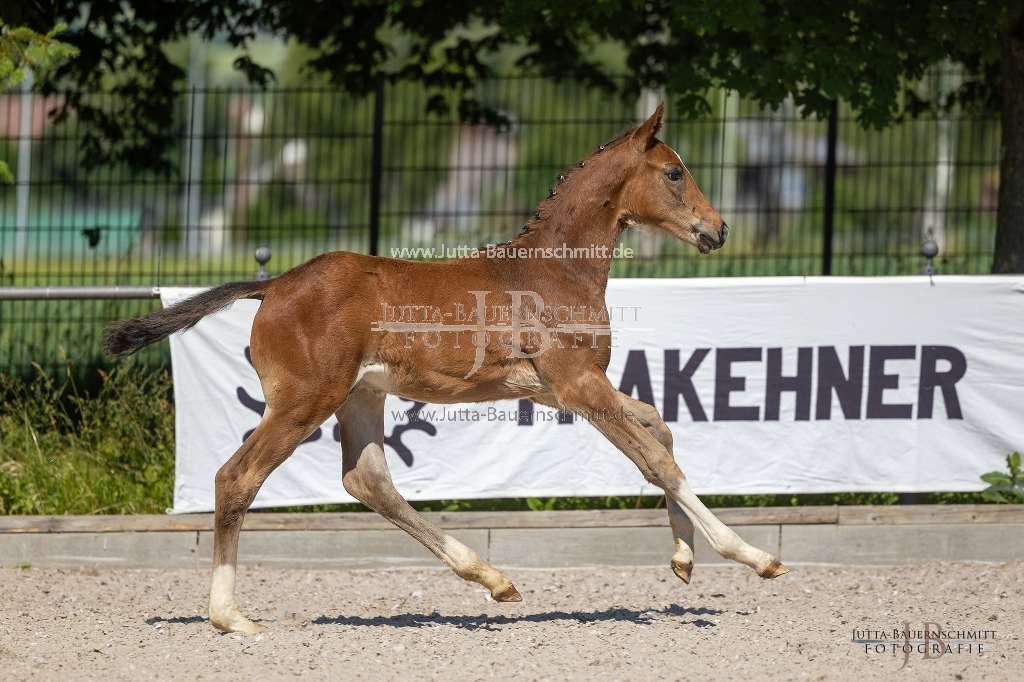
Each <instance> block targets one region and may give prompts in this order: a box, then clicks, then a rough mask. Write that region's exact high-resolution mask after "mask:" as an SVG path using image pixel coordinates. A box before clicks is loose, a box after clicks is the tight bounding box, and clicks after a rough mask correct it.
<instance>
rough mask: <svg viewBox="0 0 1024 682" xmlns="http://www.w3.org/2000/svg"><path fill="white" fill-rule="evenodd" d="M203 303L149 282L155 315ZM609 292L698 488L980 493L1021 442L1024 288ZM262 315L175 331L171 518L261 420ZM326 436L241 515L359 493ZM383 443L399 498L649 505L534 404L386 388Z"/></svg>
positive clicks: (676, 283) (587, 433) (915, 281)
mask: <svg viewBox="0 0 1024 682" xmlns="http://www.w3.org/2000/svg"><path fill="white" fill-rule="evenodd" d="M197 291H199V290H198V289H190V288H161V292H162V299H163V303H164V305H165V306H167V305H173V304H174V303H175V302H177V301H179V300H181V299H183V298H186V297H188V296H190V295H192V294H194V293H196V292H197ZM606 298H607V305H608V311H609V313H610V315H611V319H612V324H613V326H614V327H619V328H621V329H622V330H623V331H621V332H619V333H617V334H615V336H614V344H615V350H614V351H613V354H612V360H611V364H610V366H609V368H608V376H609V377H610V379H611V381H612V383H613V384H615V385H616V386H618V387H619V388H620V389H621V390H623V391H624V392H626V393H629V394H631V395H633V396H634V397H636V398H639V399H640V400H644V401H645V402H649V403H652V404H654V406H655V407H657V408H658V410H659V411H660V412H661V415H662V417H663V418H664V419H665V421H666V422H667V423H668V425H669V427H670V428H671V429H672V433H673V437H674V439H675V457H676V460H677V461H678V462H679V464H680V466H681V468H682V469H683V471H684V472H685V473H686V475H687V479H688V480H689V482H690V485H691V486H692V487H693V488H694V490H695V491H696V492H697V493H699V494H755V493H827V492H857V491H865V492H867V491H889V492H929V491H969V490H979V489H982V488H984V487H985V484H983V483H982V482H981V481H980V480H979V478H978V477H979V476H980V475H981V474H982V473H985V472H987V471H992V470H996V469H1002V468H1003V466H1004V457H1005V455H1006V454H1008V453H1010V452H1012V451H1014V450H1022V449H1024V419H1022V412H1024V278H1020V277H1010V276H1006V277H1000V276H991V277H934V278H928V277H872V278H841V277H811V278H802V277H800V278H796V277H773V278H700V279H652V280H639V279H615V280H611V281H610V282H609V284H608V291H607V297H606ZM259 305H260V303H259V302H258V301H239V302H237V303H235V304H234V305H233V306H232V307H231V308H230V309H228V310H227V311H224V312H222V313H219V314H217V315H213V316H210V317H208V318H206V319H204V320H203V321H202V322H200V323H199V324H198V325H196V327H195V328H193V329H192V330H190V331H188V332H186V333H184V334H179V335H175V336H173V337H172V338H171V358H172V364H173V370H174V394H175V407H176V412H177V416H176V419H177V421H176V435H177V469H176V476H175V488H174V511H175V512H194V511H208V510H212V509H213V507H214V474H215V473H216V471H217V469H218V468H219V467H220V466H221V465H222V464H223V463H224V462H225V461H226V460H227V459H228V458H229V457H230V456H231V455H232V453H234V452H235V450H236V449H237V448H238V447H239V446H240V445H241V443H242V440H243V438H244V437H245V436H246V435H247V434H248V433H249V432H251V431H252V429H254V428H255V427H256V425H257V423H259V419H260V415H261V414H262V409H263V402H262V401H263V394H262V392H261V390H260V383H259V380H258V378H257V376H256V372H255V370H254V369H253V367H252V365H251V364H250V362H249V361H248V359H247V356H248V345H249V332H250V329H251V326H252V321H253V318H254V316H255V314H256V311H257V310H258V309H259ZM641 329H642V330H650V331H648V332H647V333H645V334H642V333H631V331H630V330H634V331H635V330H641ZM419 336H421V334H416V337H417V339H416V343H420V342H422V341H421V340H420V339H419V338H418V337H419ZM336 425H337V422H336V420H335V419H334V418H333V417H332V418H331V419H330V420H329V421H327V422H326V423H325V424H324V425H323V426H322V427H321V428H320V430H319V431H317V432H316V433H314V434H313V436H311V437H310V439H308V440H307V442H305V443H303V444H302V445H300V446H299V447H298V449H297V450H296V452H295V454H294V455H293V456H292V457H291V458H290V459H289V460H288V461H287V462H285V463H284V464H283V465H282V466H281V467H280V468H279V469H278V470H277V471H275V472H274V473H273V474H272V475H271V476H270V478H269V479H268V480H267V482H266V483H265V484H264V486H263V488H262V490H261V491H260V493H259V495H258V496H257V497H256V501H255V503H254V506H256V507H272V506H286V505H303V504H319V503H333V502H351V501H353V500H352V498H351V497H350V496H349V495H348V494H347V493H346V492H345V489H344V487H343V486H342V481H341V448H340V446H339V444H338V439H337V430H336ZM385 434H387V437H386V439H385V443H386V447H385V450H386V451H387V457H388V462H389V465H390V467H391V473H392V476H393V478H394V481H395V485H396V486H397V488H398V490H399V491H400V492H401V493H402V494H403V495H405V497H406V498H408V499H412V500H424V499H459V498H461V499H471V498H484V497H527V496H530V497H548V496H602V495H636V494H638V493H643V494H660V491H658V490H656V489H653V488H652V487H651V486H650V485H649V484H647V483H646V482H645V481H644V480H643V478H642V477H641V476H640V474H639V473H638V472H637V470H636V468H635V467H634V466H633V465H632V464H631V463H630V462H629V461H628V460H627V459H626V458H625V456H623V455H622V454H620V453H619V452H618V451H616V450H615V449H614V448H613V447H612V446H611V445H610V444H608V443H607V442H606V441H605V440H604V439H603V438H602V437H601V436H600V434H598V432H597V431H596V430H595V429H594V428H593V427H592V426H590V425H589V424H587V423H584V422H581V421H579V420H572V419H564V418H563V419H559V417H558V412H557V411H555V410H551V409H548V408H543V407H540V406H537V405H533V403H531V402H529V401H503V402H496V403H483V404H457V405H423V404H421V403H413V402H412V401H408V400H404V399H401V398H397V397H394V396H391V397H389V398H388V400H387V404H386V411H385Z"/></svg>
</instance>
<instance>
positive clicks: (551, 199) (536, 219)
mask: <svg viewBox="0 0 1024 682" xmlns="http://www.w3.org/2000/svg"><path fill="white" fill-rule="evenodd" d="M636 129H637V127H636V126H633V127H631V128H630V129H629V130H627V131H625V132H624V133H622V134H620V135H619V136H618V137H615V138H612V139H611V140H609V141H608V142H605V143H604V144H602V145H598V147H597V149H595V150H594V151H592V152H590V154H588V155H587V156H585V157H583V159H581V160H580V161H577V162H576V163H574V164H573V165H572V166H570V167H569V168H567V169H566V170H565V172H563V173H562V174H561V176H560V178H559V179H556V182H555V184H554V185H553V186H552V187H551V189H550V190H548V192H549V194H548V196H547V197H546V198H545V199H543V200H542V201H541V203H540V204H539V205H538V206H537V210H536V212H535V213H534V215H533V217H531V218H530V219H529V220H528V221H527V222H526V225H524V226H523V231H522V232H520V233H519V234H517V235H516V236H514V237H512V238H511V239H510V240H508V241H507V242H505V243H504V245H508V246H512V245H515V244H519V243H520V242H521V241H522V240H524V239H526V238H528V237H530V235H532V234H536V233H537V232H538V231H540V230H542V229H543V226H544V223H545V219H546V218H547V217H548V216H549V215H550V209H551V207H552V205H553V204H554V203H557V201H558V198H559V197H560V196H564V194H563V192H566V191H571V190H572V189H573V186H574V185H575V184H576V181H577V180H578V178H579V176H580V174H582V173H585V172H586V171H587V170H588V168H587V166H588V165H590V164H591V163H592V162H593V161H594V160H595V159H597V158H599V157H600V156H601V153H602V152H604V151H607V150H609V149H612V148H614V147H617V146H618V145H619V144H620V143H621V142H622V141H623V140H625V139H627V138H628V137H629V136H630V135H632V134H633V132H634V131H635V130H636ZM552 192H553V193H552Z"/></svg>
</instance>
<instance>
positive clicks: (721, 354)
mask: <svg viewBox="0 0 1024 682" xmlns="http://www.w3.org/2000/svg"><path fill="white" fill-rule="evenodd" d="M734 362H761V349H760V348H718V349H717V350H716V351H715V421H716V422H728V421H739V422H756V421H757V420H758V419H759V418H760V415H761V408H760V407H736V406H733V405H730V404H729V394H730V393H732V392H734V391H742V390H744V389H745V388H746V386H747V380H746V378H745V377H734V376H733V375H732V363H734Z"/></svg>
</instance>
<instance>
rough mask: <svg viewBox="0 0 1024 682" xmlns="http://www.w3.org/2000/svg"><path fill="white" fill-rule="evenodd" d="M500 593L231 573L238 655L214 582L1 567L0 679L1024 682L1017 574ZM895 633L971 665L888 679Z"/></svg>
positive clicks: (308, 575) (830, 572)
mask: <svg viewBox="0 0 1024 682" xmlns="http://www.w3.org/2000/svg"><path fill="white" fill-rule="evenodd" d="M507 574H508V575H509V577H510V578H511V579H512V581H513V582H514V583H515V585H516V587H518V588H519V591H520V592H521V593H522V595H523V602H522V603H519V604H496V603H494V602H491V601H489V597H488V595H487V593H486V591H484V590H483V588H481V587H479V586H478V585H475V584H473V583H466V582H463V581H461V580H459V579H458V578H457V577H455V576H454V575H453V574H451V573H450V572H448V571H447V570H444V569H439V570H422V569H417V570H384V571H305V570H292V571H287V570H268V569H261V568H259V567H254V568H240V570H239V574H238V598H239V599H238V601H239V605H240V606H241V607H242V611H243V613H245V614H246V615H248V616H249V617H251V618H253V619H255V620H258V621H260V622H262V623H263V624H264V625H266V626H267V627H268V628H269V629H270V630H269V632H268V633H265V634H263V635H256V636H253V635H244V636H243V635H231V634H225V633H221V632H217V631H215V630H214V629H213V628H212V627H210V625H209V623H208V622H207V620H206V598H207V589H208V586H209V580H210V576H209V572H196V571H188V570H160V571H129V570H119V571H96V570H94V569H83V570H80V571H67V570H40V569H34V568H29V569H9V568H4V569H0V679H2V680H4V681H5V682H6V681H7V680H33V681H38V680H69V679H70V680H83V679H90V678H91V679H97V680H122V679H123V680H149V679H155V680H171V679H174V680H191V679H198V680H246V681H249V680H268V679H269V680H274V679H284V678H287V679H292V678H294V677H296V676H298V677H302V678H305V679H310V680H341V679H344V680H367V681H376V680H397V679H401V680H420V679H434V678H436V679H444V680H448V681H459V680H480V679H487V678H494V679H516V680H545V679H546V680H570V679H575V680H609V681H612V680H620V681H625V680H699V681H700V682H710V681H712V680H826V679H827V680H857V681H860V680H874V679H879V680H882V679H885V680H892V679H899V680H929V681H932V680H1022V679H1024V662H1022V657H1021V653H1022V646H1021V641H1020V630H1021V625H1022V621H1024V564H1020V563H1013V564H928V565H923V566H905V567H900V568H870V569H868V568H856V569H845V570H841V569H836V568H799V567H798V568H795V569H793V570H792V572H790V573H789V574H788V575H785V576H782V577H781V578H778V579H776V580H774V581H762V580H760V579H759V578H757V576H755V575H754V573H753V572H752V571H749V570H747V569H745V568H741V567H737V568H707V567H704V568H702V567H700V566H698V567H697V568H696V570H695V571H694V578H693V582H692V583H691V584H690V585H689V586H687V585H684V584H683V583H682V582H680V581H679V580H678V579H676V578H675V577H674V576H673V575H672V572H671V570H670V569H669V568H668V567H667V566H666V567H665V568H664V569H660V570H654V569H610V568H602V569H586V570H578V569H577V570H558V571H550V570H549V571H519V570H517V571H509V572H508V573H507ZM903 621H907V622H908V623H909V627H910V630H911V637H912V639H917V637H916V633H914V631H915V630H925V629H931V630H934V629H935V625H934V624H938V626H940V627H942V628H943V630H953V631H957V632H958V634H957V635H954V636H953V639H957V640H959V641H963V642H969V643H970V645H971V651H970V653H968V651H967V649H968V645H967V644H961V645H960V651H959V652H957V645H956V644H955V643H953V644H950V650H949V651H948V652H946V653H944V655H943V656H942V657H941V658H935V659H925V658H924V654H923V653H919V652H918V651H917V650H915V651H914V653H912V654H910V655H909V657H908V660H907V663H906V666H905V667H904V668H903V669H902V670H899V668H900V667H901V666H902V665H903V663H904V654H903V653H902V651H900V650H899V649H901V647H902V645H903V642H902V641H900V642H899V643H896V642H895V641H894V640H893V634H892V631H893V630H894V629H899V630H901V629H902V628H903V627H904V626H903V625H902V622H903ZM926 622H927V623H932V624H933V625H931V626H925V625H924V623H926ZM855 629H856V630H858V631H862V632H863V631H868V632H867V634H866V635H865V634H863V633H862V632H858V633H857V636H856V638H857V639H878V638H880V636H881V635H884V636H886V637H887V638H888V643H869V644H865V643H862V642H854V641H852V640H853V639H854V638H855V633H854V630H855ZM872 631H873V632H872ZM877 631H885V632H882V633H879V632H877ZM959 631H965V632H963V633H959ZM969 633H973V634H969ZM981 633H985V634H984V635H982V634H981ZM973 637H987V639H980V640H978V639H974V638H973ZM979 641H980V642H981V643H982V644H983V645H984V646H983V647H982V649H981V651H980V652H979V651H978V644H977V642H979ZM879 646H881V649H882V650H884V651H879V650H877V648H878V647H879ZM921 646H922V645H912V647H913V648H915V649H920V648H921ZM936 646H938V645H936ZM866 649H867V650H866ZM893 649H896V651H893ZM933 655H934V654H933ZM897 671H898V672H897Z"/></svg>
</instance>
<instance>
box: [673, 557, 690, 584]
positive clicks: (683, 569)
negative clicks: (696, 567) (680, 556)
mask: <svg viewBox="0 0 1024 682" xmlns="http://www.w3.org/2000/svg"><path fill="white" fill-rule="evenodd" d="M671 564H672V572H673V573H675V574H676V576H677V577H678V578H679V579H680V580H682V581H683V582H684V583H686V584H687V585H689V584H690V573H691V572H692V571H693V564H689V565H687V564H683V563H680V562H678V561H676V560H675V559H673V560H672V562H671Z"/></svg>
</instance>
